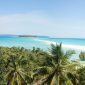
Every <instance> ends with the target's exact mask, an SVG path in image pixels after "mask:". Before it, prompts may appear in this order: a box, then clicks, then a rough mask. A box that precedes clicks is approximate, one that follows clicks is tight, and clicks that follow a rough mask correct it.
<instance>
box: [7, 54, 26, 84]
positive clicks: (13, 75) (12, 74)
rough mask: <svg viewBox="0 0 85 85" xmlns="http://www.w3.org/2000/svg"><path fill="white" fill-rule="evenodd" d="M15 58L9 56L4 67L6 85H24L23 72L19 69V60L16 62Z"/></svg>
mask: <svg viewBox="0 0 85 85" xmlns="http://www.w3.org/2000/svg"><path fill="white" fill-rule="evenodd" d="M16 59H17V56H14V55H11V56H10V57H9V60H8V63H7V65H6V70H7V74H6V77H7V81H8V82H7V85H26V82H25V80H24V79H25V78H24V75H25V72H24V70H23V69H22V68H21V67H20V60H18V59H17V60H16Z"/></svg>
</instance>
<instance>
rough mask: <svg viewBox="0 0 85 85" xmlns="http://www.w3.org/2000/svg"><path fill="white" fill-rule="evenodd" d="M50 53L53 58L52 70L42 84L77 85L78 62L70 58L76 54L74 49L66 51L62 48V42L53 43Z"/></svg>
mask: <svg viewBox="0 0 85 85" xmlns="http://www.w3.org/2000/svg"><path fill="white" fill-rule="evenodd" d="M51 47H52V48H51V50H50V54H51V56H52V60H53V64H54V66H53V68H52V69H53V70H52V72H51V73H50V74H49V75H48V76H47V77H46V78H45V79H44V80H43V81H42V85H77V83H78V81H77V79H76V75H75V73H76V69H77V67H78V65H79V63H78V62H72V63H71V62H70V61H69V58H70V57H71V56H72V54H74V53H75V52H74V50H68V51H66V53H64V52H63V50H62V43H60V44H56V45H53V44H52V45H51Z"/></svg>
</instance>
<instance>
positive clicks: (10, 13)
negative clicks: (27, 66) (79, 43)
mask: <svg viewBox="0 0 85 85" xmlns="http://www.w3.org/2000/svg"><path fill="white" fill-rule="evenodd" d="M0 34H28V35H29V34H31V35H32V34H33V35H47V36H52V37H82V38H85V0H1V1H0Z"/></svg>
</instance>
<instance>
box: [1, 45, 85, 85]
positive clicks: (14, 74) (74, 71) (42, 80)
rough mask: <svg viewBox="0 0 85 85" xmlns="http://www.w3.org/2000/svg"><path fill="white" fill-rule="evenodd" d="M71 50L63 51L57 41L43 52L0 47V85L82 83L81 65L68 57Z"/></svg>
mask: <svg viewBox="0 0 85 85" xmlns="http://www.w3.org/2000/svg"><path fill="white" fill-rule="evenodd" d="M73 54H75V51H74V50H68V51H66V52H64V51H63V50H62V45H61V44H60V45H57V44H56V45H51V49H49V51H47V52H46V51H43V50H42V49H40V48H35V47H33V49H25V48H23V47H22V48H18V47H11V48H9V47H0V85H85V76H84V75H85V68H84V67H83V66H81V65H80V63H79V62H78V61H70V60H69V59H70V57H71V56H72V55H73ZM79 56H80V58H81V60H82V57H83V56H82V54H81V53H80V55H79Z"/></svg>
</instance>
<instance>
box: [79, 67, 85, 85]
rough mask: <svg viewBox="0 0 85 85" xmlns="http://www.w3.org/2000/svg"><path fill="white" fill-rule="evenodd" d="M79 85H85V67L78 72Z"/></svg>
mask: <svg viewBox="0 0 85 85" xmlns="http://www.w3.org/2000/svg"><path fill="white" fill-rule="evenodd" d="M78 76H79V85H85V67H82V68H80V69H79V70H78Z"/></svg>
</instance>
